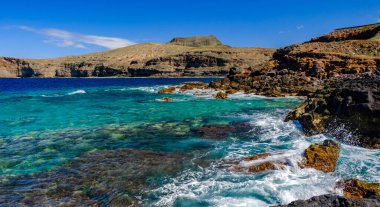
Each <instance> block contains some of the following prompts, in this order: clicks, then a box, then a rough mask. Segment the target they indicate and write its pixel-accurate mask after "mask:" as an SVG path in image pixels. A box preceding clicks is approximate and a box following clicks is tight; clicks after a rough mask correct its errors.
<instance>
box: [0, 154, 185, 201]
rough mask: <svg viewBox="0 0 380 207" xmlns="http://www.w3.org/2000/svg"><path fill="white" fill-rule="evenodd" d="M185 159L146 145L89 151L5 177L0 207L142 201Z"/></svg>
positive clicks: (0, 191) (0, 196)
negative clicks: (29, 172) (143, 147)
mask: <svg viewBox="0 0 380 207" xmlns="http://www.w3.org/2000/svg"><path fill="white" fill-rule="evenodd" d="M182 160H183V156H182V155H171V154H163V153H159V152H153V151H147V150H116V151H105V152H96V153H89V154H85V155H83V156H81V157H78V158H76V159H74V160H73V161H71V162H70V163H68V164H66V165H65V166H63V167H60V168H58V169H57V170H53V171H49V172H41V173H37V174H34V175H24V176H8V177H2V178H1V179H0V184H1V185H0V186H1V187H0V201H1V205H2V206H62V205H64V206H107V205H110V206H139V205H141V204H139V201H140V200H141V199H143V198H144V196H146V192H147V190H148V189H151V188H152V187H157V186H156V185H158V183H160V182H159V181H157V179H160V178H162V177H165V176H170V175H174V174H175V173H177V172H179V171H180V170H181V169H182V167H183V161H182ZM15 192H17V193H15Z"/></svg>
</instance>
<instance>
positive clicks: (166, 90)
mask: <svg viewBox="0 0 380 207" xmlns="http://www.w3.org/2000/svg"><path fill="white" fill-rule="evenodd" d="M174 91H175V87H173V86H172V87H169V88H164V89H161V90H160V91H158V93H164V94H165V93H166V94H167V93H174Z"/></svg>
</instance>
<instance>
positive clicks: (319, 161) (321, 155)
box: [300, 140, 339, 173]
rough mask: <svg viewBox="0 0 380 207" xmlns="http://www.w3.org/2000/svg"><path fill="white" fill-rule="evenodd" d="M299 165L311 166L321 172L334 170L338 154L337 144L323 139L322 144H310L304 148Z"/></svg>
mask: <svg viewBox="0 0 380 207" xmlns="http://www.w3.org/2000/svg"><path fill="white" fill-rule="evenodd" d="M304 156H305V158H304V160H303V161H302V163H300V166H301V167H312V168H315V169H317V170H320V171H323V172H326V173H327V172H334V171H335V168H336V162H337V160H338V156H339V144H338V143H336V142H334V141H332V140H325V141H324V142H323V143H322V144H312V145H310V147H308V148H307V149H306V150H305V154H304Z"/></svg>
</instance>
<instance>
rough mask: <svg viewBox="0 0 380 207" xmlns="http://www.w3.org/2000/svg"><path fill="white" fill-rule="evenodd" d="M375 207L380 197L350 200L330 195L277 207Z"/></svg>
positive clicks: (378, 204)
mask: <svg viewBox="0 0 380 207" xmlns="http://www.w3.org/2000/svg"><path fill="white" fill-rule="evenodd" d="M286 206H288V207H305V206H308V207H375V206H380V197H373V198H365V199H350V198H345V197H343V196H339V195H334V194H328V195H321V196H315V197H312V198H310V199H308V200H297V201H293V202H291V203H289V204H288V205H281V206H277V207H286Z"/></svg>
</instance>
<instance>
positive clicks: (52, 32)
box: [16, 26, 136, 49]
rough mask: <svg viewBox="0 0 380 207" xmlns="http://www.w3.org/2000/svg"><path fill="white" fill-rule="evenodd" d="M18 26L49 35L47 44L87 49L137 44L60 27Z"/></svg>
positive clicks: (113, 47)
mask: <svg viewBox="0 0 380 207" xmlns="http://www.w3.org/2000/svg"><path fill="white" fill-rule="evenodd" d="M16 28H18V29H21V30H24V31H28V32H34V33H37V34H42V35H44V36H46V37H49V39H47V40H44V41H43V42H44V43H46V44H53V45H56V46H58V47H75V48H81V49H85V48H87V46H88V45H96V46H100V47H104V48H108V49H115V48H120V47H125V46H129V45H133V44H136V43H134V42H132V41H130V40H127V39H122V38H117V37H104V36H96V35H85V34H78V33H73V32H69V31H65V30H60V29H35V28H32V27H28V26H16Z"/></svg>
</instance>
